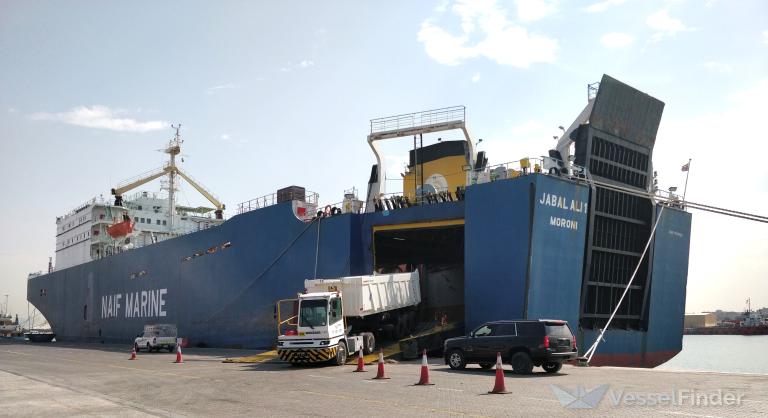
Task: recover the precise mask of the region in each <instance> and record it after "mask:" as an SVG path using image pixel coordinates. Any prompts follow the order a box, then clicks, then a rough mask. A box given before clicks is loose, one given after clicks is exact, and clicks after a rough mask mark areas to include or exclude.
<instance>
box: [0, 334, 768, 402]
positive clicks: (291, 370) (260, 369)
mask: <svg viewBox="0 0 768 418" xmlns="http://www.w3.org/2000/svg"><path fill="white" fill-rule="evenodd" d="M255 353H256V352H255V351H251V350H225V349H188V350H185V352H184V355H185V357H184V364H174V363H173V361H174V358H175V356H174V355H173V354H169V353H152V354H146V353H143V352H142V353H139V356H138V359H137V360H136V361H129V360H128V358H129V356H130V352H129V347H126V346H125V345H121V346H117V345H108V344H106V345H105V344H86V345H71V344H62V343H55V344H47V345H33V344H28V343H6V342H0V393H3V396H2V397H1V398H0V408H2V410H3V411H13V415H14V416H18V417H27V416H29V417H37V416H54V415H55V416H83V415H98V416H104V415H109V416H185V415H186V416H240V415H242V416H253V415H270V416H304V415H313V416H317V415H319V416H361V415H365V416H447V415H469V416H541V415H548V416H552V415H562V416H571V415H583V414H584V411H580V410H577V409H566V408H565V407H563V406H562V405H561V402H560V401H559V400H558V398H557V396H556V395H555V394H554V393H553V390H552V387H551V385H557V386H560V387H561V388H563V389H566V390H575V389H576V388H578V387H583V388H585V389H586V390H587V391H592V390H593V389H594V388H597V387H599V386H601V385H609V387H608V389H607V392H606V393H605V395H604V396H603V397H602V400H601V402H599V403H598V404H597V406H596V408H595V409H592V410H588V411H587V412H591V413H592V414H596V415H600V416H607V415H612V416H613V415H618V416H697V417H703V416H766V414H768V385H765V382H766V378H768V376H766V375H748V374H727V373H704V372H671V371H660V370H648V369H631V368H609V367H589V368H579V367H574V366H565V367H563V369H562V371H561V372H560V373H557V374H554V375H549V374H546V373H543V372H542V373H535V374H533V375H530V376H514V375H512V374H511V373H510V372H509V367H508V366H506V367H505V369H506V370H507V372H506V379H505V382H506V388H507V390H508V391H509V392H511V393H509V394H506V395H495V396H493V395H487V392H488V390H490V389H491V387H492V386H493V383H494V372H493V371H492V370H488V371H486V370H481V369H479V368H477V367H476V366H470V367H469V368H468V369H467V370H464V371H461V372H456V371H452V370H450V369H449V368H448V367H447V366H445V365H443V364H442V359H441V358H430V359H429V363H430V366H429V369H430V379H431V381H432V382H433V383H435V385H434V386H422V387H418V386H413V384H414V383H415V382H416V381H417V380H418V378H419V371H420V361H408V362H400V363H396V364H387V365H386V372H387V374H388V375H389V376H390V377H391V379H390V380H385V381H375V380H371V377H373V376H374V374H375V366H374V365H370V366H368V372H367V373H352V370H353V368H354V367H353V366H346V367H306V368H297V367H292V366H290V365H288V364H284V363H277V362H267V363H258V364H226V363H222V360H223V359H225V358H227V357H233V356H244V355H253V354H255ZM672 391H677V393H681V392H680V391H693V392H692V393H695V394H703V395H707V396H710V395H716V394H718V393H720V394H721V396H725V395H727V394H731V393H732V394H734V396H740V399H741V400H740V403H739V404H738V405H730V406H711V405H710V406H702V405H695V404H693V405H692V404H691V403H692V402H690V401H687V402H686V401H684V402H683V403H684V404H683V405H653V406H648V405H644V406H640V405H636V404H637V402H639V401H638V399H636V398H635V400H631V399H632V398H628V396H637V395H642V394H651V395H653V394H661V395H664V394H669V393H671V392H672ZM686 393H688V392H686ZM616 396H624V398H623V399H624V402H625V403H624V404H623V405H620V406H614V405H613V399H614V398H615V397H616ZM631 403H634V404H635V405H630V404H631Z"/></svg>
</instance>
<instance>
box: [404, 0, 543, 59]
mask: <svg viewBox="0 0 768 418" xmlns="http://www.w3.org/2000/svg"><path fill="white" fill-rule="evenodd" d="M451 11H452V12H453V14H455V15H457V16H459V17H460V18H461V34H459V35H453V34H451V33H449V32H448V31H447V30H445V29H443V28H442V27H440V26H437V25H435V24H434V23H433V20H432V19H427V20H425V21H424V22H422V24H421V30H419V33H418V35H417V39H418V40H419V42H421V43H423V44H424V50H425V51H426V53H427V55H428V56H429V57H430V58H432V59H433V60H435V61H437V62H439V63H440V64H443V65H459V64H461V63H462V62H463V61H465V60H468V59H471V58H477V57H485V58H487V59H490V60H492V61H495V62H497V63H498V64H501V65H509V66H512V67H518V68H528V67H529V66H530V65H531V64H535V63H540V62H554V61H555V53H556V51H557V40H555V39H551V38H548V37H546V36H542V35H536V34H532V33H529V32H528V30H527V29H525V28H523V27H521V26H518V25H515V24H513V23H512V22H510V21H509V20H508V19H507V11H506V10H504V9H502V8H500V7H499V6H497V5H496V2H495V0H482V1H480V0H479V1H472V2H470V1H468V0H459V1H457V2H456V4H454V5H453V7H452V8H451ZM470 35H473V36H478V35H479V36H481V37H482V38H481V39H480V40H479V41H477V42H474V43H472V42H471V41H470Z"/></svg>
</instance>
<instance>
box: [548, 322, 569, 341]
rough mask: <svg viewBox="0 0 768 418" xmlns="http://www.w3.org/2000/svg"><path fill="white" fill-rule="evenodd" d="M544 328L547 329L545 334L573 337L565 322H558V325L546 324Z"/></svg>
mask: <svg viewBox="0 0 768 418" xmlns="http://www.w3.org/2000/svg"><path fill="white" fill-rule="evenodd" d="M544 328H545V329H546V330H547V335H549V336H550V337H558V338H571V337H573V334H571V330H570V328H568V325H566V324H560V325H554V324H546V325H545V326H544Z"/></svg>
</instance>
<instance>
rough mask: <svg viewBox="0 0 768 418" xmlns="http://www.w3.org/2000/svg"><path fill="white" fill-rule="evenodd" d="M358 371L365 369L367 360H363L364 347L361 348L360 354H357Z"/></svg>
mask: <svg viewBox="0 0 768 418" xmlns="http://www.w3.org/2000/svg"><path fill="white" fill-rule="evenodd" d="M355 371H356V372H364V371H365V361H363V349H362V348H361V349H360V355H358V356H357V369H355Z"/></svg>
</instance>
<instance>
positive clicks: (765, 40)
mask: <svg viewBox="0 0 768 418" xmlns="http://www.w3.org/2000/svg"><path fill="white" fill-rule="evenodd" d="M763 43H764V44H766V45H768V30H764V31H763Z"/></svg>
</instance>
